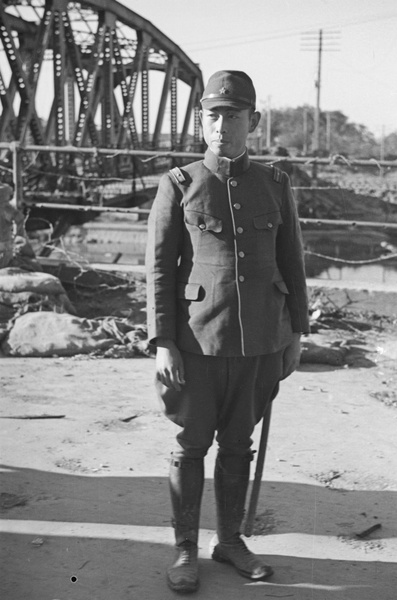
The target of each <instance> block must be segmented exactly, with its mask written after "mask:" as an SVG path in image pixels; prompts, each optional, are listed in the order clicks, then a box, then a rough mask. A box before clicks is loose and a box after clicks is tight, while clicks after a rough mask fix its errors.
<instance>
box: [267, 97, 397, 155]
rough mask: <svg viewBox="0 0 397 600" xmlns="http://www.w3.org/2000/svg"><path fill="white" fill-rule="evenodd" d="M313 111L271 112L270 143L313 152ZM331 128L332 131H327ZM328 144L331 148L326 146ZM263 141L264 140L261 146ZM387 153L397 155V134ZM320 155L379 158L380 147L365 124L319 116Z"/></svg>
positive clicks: (336, 116)
mask: <svg viewBox="0 0 397 600" xmlns="http://www.w3.org/2000/svg"><path fill="white" fill-rule="evenodd" d="M313 116H314V108H313V107H311V106H308V105H303V106H298V107H297V108H283V109H273V110H272V113H271V140H272V145H273V146H284V147H286V148H288V149H290V150H291V151H292V152H294V153H298V154H303V153H304V151H305V150H306V149H307V151H308V153H309V154H310V152H311V147H312V137H313V131H314V122H313ZM266 119H267V115H266V112H264V113H263V115H262V121H261V123H262V130H263V132H264V135H266ZM328 127H329V129H328ZM328 144H329V149H327V145H328ZM263 145H264V140H263V139H262V146H263ZM385 149H386V153H388V154H394V153H397V133H394V134H390V135H389V136H387V138H386V139H385ZM320 154H321V155H327V154H331V155H332V154H343V155H344V156H347V157H354V158H379V154H380V144H379V142H378V141H377V140H376V139H375V136H374V135H373V133H372V132H371V131H369V129H368V128H367V127H366V126H365V125H361V124H357V123H353V122H351V121H349V118H348V117H347V116H346V115H345V114H344V113H343V112H341V111H339V110H336V111H331V112H330V113H329V116H327V113H324V112H322V113H321V115H320Z"/></svg>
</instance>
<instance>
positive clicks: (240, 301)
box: [146, 71, 309, 593]
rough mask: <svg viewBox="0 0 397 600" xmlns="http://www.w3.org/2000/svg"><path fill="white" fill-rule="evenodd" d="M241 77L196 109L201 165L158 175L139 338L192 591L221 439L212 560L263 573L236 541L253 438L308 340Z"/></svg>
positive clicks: (301, 299)
mask: <svg viewBox="0 0 397 600" xmlns="http://www.w3.org/2000/svg"><path fill="white" fill-rule="evenodd" d="M255 101H256V100H255V89H254V86H253V83H252V81H251V79H250V78H249V77H248V75H246V74H245V73H243V72H241V71H219V72H217V73H215V74H214V75H212V76H211V78H210V79H209V81H208V84H207V86H206V88H205V90H204V94H203V97H202V99H201V105H202V110H201V112H200V116H201V122H202V126H203V133H204V139H205V141H206V143H207V145H208V149H207V151H206V153H205V157H204V160H200V161H197V162H193V163H191V164H189V165H188V166H186V167H184V168H183V169H179V168H177V167H176V168H174V169H172V170H171V171H170V172H168V173H167V174H165V175H164V176H163V177H162V179H161V181H160V185H159V189H158V193H157V195H156V198H155V200H154V204H153V207H152V211H151V214H150V217H149V231H148V245H147V254H146V265H147V307H148V331H149V340H150V341H151V343H153V344H155V345H156V346H157V356H156V388H157V391H158V394H159V397H160V398H161V400H162V403H163V406H164V412H165V414H166V415H167V417H168V418H169V419H171V420H172V421H173V422H174V423H176V424H178V425H179V426H180V428H181V429H180V431H179V433H178V435H177V446H176V449H175V451H174V452H173V454H172V457H171V465H170V493H171V503H172V507H173V525H174V528H175V540H176V549H177V558H176V561H175V563H174V564H173V565H172V566H171V567H170V568H169V569H168V571H167V581H168V585H169V586H170V588H171V589H173V590H174V591H177V592H185V593H186V592H192V591H195V590H196V589H197V588H198V585H199V579H198V563H197V541H198V531H199V514H200V505H201V497H202V491H203V483H204V457H205V455H206V453H207V451H208V449H209V447H210V446H211V445H212V443H213V440H214V435H216V441H217V443H218V446H219V447H218V454H217V458H216V466H215V474H214V487H215V496H216V507H217V536H216V537H215V539H214V540H213V541H212V543H211V548H210V551H211V556H212V558H213V559H214V560H217V561H219V562H227V563H230V564H232V565H233V566H234V567H235V568H236V569H237V571H238V572H239V573H240V574H241V575H243V576H245V577H248V578H249V579H251V580H254V581H258V580H261V579H264V578H265V577H268V576H270V575H271V574H272V573H273V570H272V568H271V567H270V566H268V565H266V564H265V563H264V562H263V561H262V560H261V559H260V558H259V557H257V556H256V555H255V554H253V553H252V552H250V550H249V549H248V548H247V547H246V545H245V542H244V541H243V539H242V538H241V535H240V527H241V522H242V519H243V516H244V504H245V498H246V492H247V487H248V483H249V471H250V462H251V460H252V451H251V445H252V440H251V435H252V432H253V430H254V427H255V425H256V424H257V423H258V422H259V421H260V419H261V418H262V416H263V414H264V411H265V409H266V407H267V404H268V403H269V402H270V401H271V399H272V398H273V397H274V396H275V395H276V393H277V389H278V382H279V381H280V380H281V379H284V378H285V377H288V375H290V374H291V373H292V372H293V371H294V370H295V369H296V367H297V365H298V364H299V358H300V335H301V333H304V332H307V331H308V327H309V326H308V311H307V296H306V284H305V273H304V261H303V249H302V241H301V232H300V227H299V221H298V216H297V211H296V207H295V202H294V199H293V196H292V192H291V188H290V184H289V179H288V176H287V175H286V174H285V173H283V172H282V171H280V170H278V169H276V168H273V167H270V166H266V165H261V164H258V163H255V162H251V161H250V159H249V157H248V153H247V150H246V139H247V136H248V134H249V133H252V132H253V131H254V130H255V128H256V127H257V125H258V122H259V120H260V113H259V112H257V111H256V109H255Z"/></svg>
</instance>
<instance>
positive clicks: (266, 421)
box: [244, 384, 279, 537]
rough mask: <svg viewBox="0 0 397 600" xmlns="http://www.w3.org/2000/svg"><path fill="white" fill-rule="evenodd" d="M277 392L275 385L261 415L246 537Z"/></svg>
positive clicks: (251, 528) (246, 523) (263, 462)
mask: <svg viewBox="0 0 397 600" xmlns="http://www.w3.org/2000/svg"><path fill="white" fill-rule="evenodd" d="M278 390H279V384H277V385H276V387H275V389H274V391H273V394H272V397H271V400H270V402H269V404H268V405H267V407H266V410H265V413H264V415H263V421H262V433H261V438H260V442H259V449H258V458H257V460H256V469H255V475H254V482H253V484H252V490H251V497H250V501H249V505H248V511H247V517H246V520H245V526H244V535H245V536H246V537H251V535H252V531H253V529H254V520H255V514H256V507H257V505H258V499H259V492H260V489H261V482H262V474H263V466H264V464H265V456H266V448H267V440H268V437H269V427H270V419H271V416H272V404H273V400H274V398H275V397H276V396H277V394H278Z"/></svg>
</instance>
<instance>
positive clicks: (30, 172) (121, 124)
mask: <svg viewBox="0 0 397 600" xmlns="http://www.w3.org/2000/svg"><path fill="white" fill-rule="evenodd" d="M131 4H133V3H132V2H131ZM202 91H203V80H202V74H201V71H200V69H199V67H198V66H197V65H196V64H195V63H194V62H193V61H192V60H191V59H190V58H189V57H188V56H187V55H186V54H185V53H184V52H183V51H182V49H181V48H180V47H179V46H177V45H176V44H175V43H173V42H172V41H171V40H170V39H169V38H168V37H167V36H165V35H164V34H163V33H162V32H161V31H160V30H159V29H157V28H156V27H154V25H152V23H150V22H149V21H147V20H146V19H144V18H142V17H141V16H139V15H138V14H136V13H134V12H133V11H132V10H130V9H129V8H127V7H126V6H124V5H122V4H120V3H119V2H117V1H116V0H81V1H79V2H73V1H68V0H0V108H1V116H0V140H1V141H2V142H16V143H17V144H18V146H19V148H20V150H21V157H20V158H21V163H22V168H23V174H24V178H25V179H24V184H25V183H26V182H27V181H29V178H30V180H32V179H33V180H34V181H35V184H36V186H37V188H39V189H40V188H41V189H42V190H43V191H45V190H47V191H49V192H51V191H54V190H55V189H56V190H57V191H58V192H59V190H60V189H65V190H69V192H70V191H73V190H75V189H76V180H77V179H78V178H79V175H80V176H81V179H82V180H83V179H84V182H85V185H87V179H88V180H89V179H90V177H91V176H96V179H97V180H98V179H99V177H102V178H106V177H108V178H112V177H115V178H117V177H129V178H131V179H136V178H140V179H141V180H142V177H143V176H144V175H145V174H147V172H149V171H150V170H152V171H153V168H152V167H154V166H155V161H152V163H151V165H150V166H151V168H150V169H149V168H148V166H147V164H144V161H140V160H138V159H137V155H136V154H135V152H134V153H131V155H128V154H127V155H126V154H124V153H123V154H122V153H120V154H118V153H117V150H121V149H124V150H125V149H131V150H134V151H138V150H141V151H143V152H145V151H149V150H150V151H156V150H163V151H164V150H167V149H168V150H169V151H186V150H188V151H189V150H191V151H201V149H202V146H201V144H202V140H201V130H200V122H199V99H200V97H201V94H202ZM29 144H30V145H32V144H33V145H34V146H35V147H36V146H39V147H43V148H44V147H47V151H46V152H40V151H37V152H35V153H33V154H32V153H30V154H28V153H24V152H23V147H24V146H25V145H29ZM51 146H55V147H57V148H58V149H59V147H65V152H59V151H57V152H53V153H51V152H48V147H51ZM68 147H70V148H71V147H73V148H74V149H76V148H90V147H91V148H98V149H111V150H112V152H110V153H109V155H104V154H103V153H99V152H98V153H97V154H95V153H94V154H91V155H89V158H88V159H87V155H86V154H81V155H79V154H78V153H76V152H75V151H74V152H68V150H67V148H68ZM0 152H1V154H0V169H1V166H3V171H1V170H0V178H2V175H3V173H4V170H6V168H7V164H8V165H11V162H12V158H11V156H10V151H9V150H8V151H6V150H4V149H2V150H0ZM50 175H52V177H51V176H50ZM73 178H74V179H73ZM43 181H44V183H43Z"/></svg>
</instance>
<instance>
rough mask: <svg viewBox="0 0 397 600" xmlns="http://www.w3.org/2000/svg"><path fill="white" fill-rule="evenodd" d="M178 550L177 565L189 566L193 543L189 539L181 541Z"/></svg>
mask: <svg viewBox="0 0 397 600" xmlns="http://www.w3.org/2000/svg"><path fill="white" fill-rule="evenodd" d="M179 552H180V553H179V557H178V563H179V565H180V566H184V567H187V566H189V565H190V563H191V562H192V558H193V552H194V544H192V542H190V541H186V542H182V544H180V546H179Z"/></svg>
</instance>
